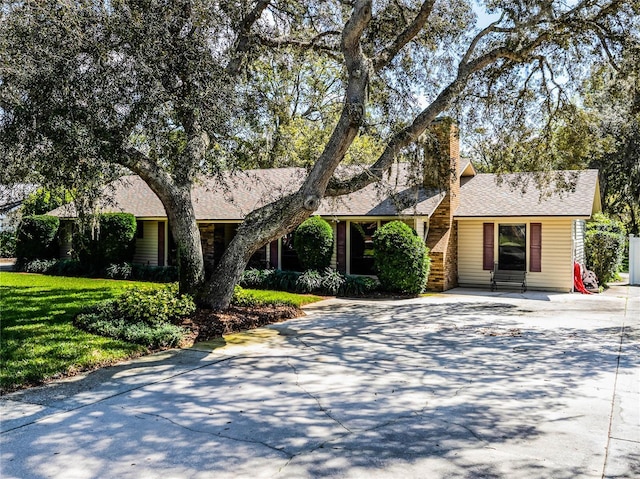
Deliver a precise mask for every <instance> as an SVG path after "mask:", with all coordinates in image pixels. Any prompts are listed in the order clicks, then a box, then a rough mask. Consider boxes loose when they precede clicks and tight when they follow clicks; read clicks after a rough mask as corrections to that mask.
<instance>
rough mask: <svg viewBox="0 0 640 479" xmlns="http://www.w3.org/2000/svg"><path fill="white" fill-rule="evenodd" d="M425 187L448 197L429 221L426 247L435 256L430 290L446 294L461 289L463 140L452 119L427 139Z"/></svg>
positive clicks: (432, 129)
mask: <svg viewBox="0 0 640 479" xmlns="http://www.w3.org/2000/svg"><path fill="white" fill-rule="evenodd" d="M423 138H424V144H425V147H424V148H425V162H424V166H423V171H424V176H423V181H424V187H425V188H427V189H432V190H433V189H436V190H439V191H441V192H444V193H445V196H444V198H443V200H442V202H441V203H440V205H438V207H437V208H436V210H435V211H434V212H433V215H432V216H431V218H429V234H428V235H427V240H426V244H427V247H428V248H429V250H430V252H429V255H430V256H431V271H430V273H429V281H428V284H427V289H429V290H432V291H445V290H447V289H451V288H453V287H455V286H457V285H458V237H457V225H456V224H455V223H454V221H453V214H454V213H455V211H456V208H457V207H458V205H459V204H460V137H459V132H458V126H457V125H456V124H455V123H454V121H453V120H452V119H451V118H438V119H436V121H434V122H433V123H432V125H431V127H430V129H429V131H428V132H427V133H425V135H424V137H423Z"/></svg>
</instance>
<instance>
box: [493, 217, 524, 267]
mask: <svg viewBox="0 0 640 479" xmlns="http://www.w3.org/2000/svg"><path fill="white" fill-rule="evenodd" d="M498 264H499V267H500V269H502V270H511V271H525V270H526V269H527V227H526V225H523V224H521V225H499V226H498Z"/></svg>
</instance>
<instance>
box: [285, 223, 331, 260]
mask: <svg viewBox="0 0 640 479" xmlns="http://www.w3.org/2000/svg"><path fill="white" fill-rule="evenodd" d="M293 249H295V251H296V254H297V255H298V259H299V260H300V263H301V264H302V267H303V268H304V269H305V270H317V271H322V270H324V269H325V268H328V267H329V265H330V264H331V255H332V254H333V229H332V228H331V225H330V224H329V223H327V222H326V221H325V220H324V219H322V218H320V217H319V216H312V217H310V218H308V219H306V220H305V221H304V222H303V223H302V224H301V225H300V226H298V228H297V229H296V232H295V235H294V238H293Z"/></svg>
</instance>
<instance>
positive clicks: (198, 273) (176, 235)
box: [163, 188, 204, 294]
mask: <svg viewBox="0 0 640 479" xmlns="http://www.w3.org/2000/svg"><path fill="white" fill-rule="evenodd" d="M163 204H164V206H165V210H166V211H167V218H168V219H169V226H170V228H171V234H172V235H173V240H174V242H175V244H176V249H177V253H178V258H177V260H178V274H179V282H180V293H191V294H195V293H196V292H197V291H198V289H199V288H200V287H201V285H202V283H203V281H204V258H203V255H202V243H201V241H200V230H199V229H198V225H197V223H196V215H195V212H194V211H193V202H192V201H191V191H190V188H188V189H187V188H181V189H178V191H176V192H174V194H173V195H171V196H170V198H168V200H167V201H163Z"/></svg>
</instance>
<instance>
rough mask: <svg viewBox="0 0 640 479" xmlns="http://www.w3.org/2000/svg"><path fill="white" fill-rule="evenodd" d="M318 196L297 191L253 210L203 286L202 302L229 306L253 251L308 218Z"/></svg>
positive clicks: (217, 306) (221, 306)
mask: <svg viewBox="0 0 640 479" xmlns="http://www.w3.org/2000/svg"><path fill="white" fill-rule="evenodd" d="M305 198H306V199H305ZM309 198H312V199H309ZM315 198H317V197H315V196H312V197H309V196H306V197H305V196H304V195H302V194H301V193H296V194H294V195H291V196H287V197H284V198H282V199H280V200H278V201H276V202H274V203H271V204H269V205H267V206H265V207H263V208H260V209H258V210H255V211H253V212H252V213H250V214H249V215H248V216H247V218H246V219H245V221H244V222H243V223H242V224H241V225H240V227H239V228H238V231H237V233H236V236H235V237H234V238H233V240H232V241H231V243H230V244H229V246H228V248H227V249H226V250H225V252H224V254H223V255H222V258H221V259H220V262H219V263H218V264H217V265H216V268H215V270H214V272H213V275H212V276H211V279H210V280H209V281H208V282H207V284H206V285H205V286H204V288H203V289H202V291H201V294H200V295H199V300H198V303H199V304H201V305H203V306H205V307H208V308H211V309H215V310H222V309H226V308H227V307H228V306H229V304H230V302H231V299H232V297H233V291H234V287H235V285H236V284H237V283H238V281H239V279H240V276H241V275H242V272H243V271H244V269H245V267H246V266H247V263H248V262H249V259H251V255H253V253H255V252H256V251H257V250H258V249H259V248H261V247H262V246H264V245H265V244H267V243H269V242H270V241H273V240H275V239H277V238H280V237H281V236H283V235H284V234H286V233H288V232H289V231H292V230H293V229H294V228H295V227H296V226H297V225H299V224H300V223H302V222H303V221H304V220H305V219H306V218H308V217H309V215H310V214H311V213H313V211H315V209H316V208H317V206H318V202H317V201H316V200H315Z"/></svg>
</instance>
